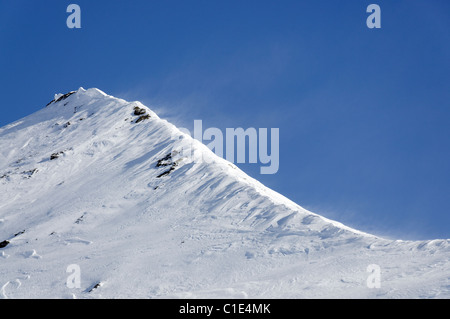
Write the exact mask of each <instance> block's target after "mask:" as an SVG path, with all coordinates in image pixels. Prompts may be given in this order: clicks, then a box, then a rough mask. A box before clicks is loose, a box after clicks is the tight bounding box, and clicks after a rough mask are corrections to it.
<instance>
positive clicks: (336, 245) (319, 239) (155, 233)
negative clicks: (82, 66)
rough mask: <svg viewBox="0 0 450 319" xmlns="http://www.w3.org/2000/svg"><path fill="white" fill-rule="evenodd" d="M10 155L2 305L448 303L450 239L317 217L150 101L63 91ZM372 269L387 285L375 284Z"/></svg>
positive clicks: (19, 130)
mask: <svg viewBox="0 0 450 319" xmlns="http://www.w3.org/2000/svg"><path fill="white" fill-rule="evenodd" d="M186 149H189V150H190V152H189V153H186ZM0 150H2V157H0V159H1V161H0V203H1V205H0V235H1V237H0V243H1V247H0V263H2V267H1V269H2V270H1V273H2V276H1V279H2V280H3V281H4V282H0V286H2V287H3V288H2V290H1V291H0V295H2V296H4V297H31V298H33V297H51V298H54V297H70V296H72V295H76V296H77V297H81V298H91V297H111V298H113V297H118V298H124V297H132V298H139V297H186V296H195V297H211V296H215V297H242V296H248V297H254V298H258V297H275V298H283V297H289V298H292V297H314V296H321V297H362V296H367V297H376V296H378V295H379V294H380V293H381V295H383V296H389V297H411V296H412V297H416V296H421V295H426V296H433V294H436V293H439V294H440V296H447V297H450V292H449V289H448V284H447V286H445V280H447V277H448V276H446V273H447V274H448V269H449V261H448V260H449V258H448V257H449V255H450V245H449V241H447V240H437V241H421V242H414V241H412V242H410V241H406V242H403V241H392V240H387V239H383V238H378V237H376V236H372V235H369V234H365V233H363V232H359V231H357V230H354V229H352V228H350V227H347V226H344V225H342V224H341V223H338V222H335V221H331V220H329V219H327V218H324V217H322V216H319V215H317V214H314V213H312V212H309V211H307V210H305V209H304V208H302V207H301V206H299V205H297V204H296V203H294V202H292V201H290V200H289V199H287V198H285V197H284V196H282V195H281V194H278V193H276V192H275V191H273V190H271V189H269V188H267V187H265V186H264V185H262V184H261V183H260V182H258V181H257V180H255V179H253V178H251V177H249V176H248V175H246V174H245V173H244V172H243V171H241V170H240V169H239V168H237V167H236V166H235V165H234V164H232V163H230V162H227V161H226V160H224V159H222V158H219V157H218V156H216V155H215V154H214V153H213V152H211V151H210V150H209V149H208V148H207V147H206V146H205V145H203V144H201V143H200V142H199V141H197V140H194V139H192V138H191V137H190V136H188V135H186V134H183V133H182V132H181V131H180V130H179V129H178V128H176V127H175V126H174V125H172V124H170V123H169V122H167V121H165V120H163V119H160V118H159V117H158V116H157V115H156V114H155V113H154V112H152V111H151V110H150V109H148V108H147V107H146V106H144V105H142V104H141V103H139V102H127V101H125V100H122V99H119V98H115V97H113V96H110V95H107V94H105V93H104V92H102V91H101V90H98V89H95V88H92V89H87V90H85V89H83V88H79V89H78V90H77V91H71V92H68V93H64V94H60V93H59V94H56V95H55V97H54V99H53V100H52V101H51V102H50V103H49V104H48V106H47V107H46V108H43V109H41V110H39V111H37V112H36V113H34V114H31V115H30V116H28V117H25V118H23V119H21V120H19V121H16V122H14V123H12V124H10V125H7V126H5V127H3V128H1V129H0ZM205 159H206V160H205ZM372 264H378V265H380V267H382V269H384V267H385V269H387V270H388V271H387V272H386V279H385V280H386V282H385V285H383V290H378V291H376V290H373V289H369V288H368V287H367V285H366V278H367V272H366V269H367V267H368V265H372ZM72 265H77V266H78V267H79V268H80V269H81V273H82V274H83V276H82V281H81V287H78V288H73V289H72V288H70V287H67V286H65V282H66V276H65V275H66V273H65V271H66V269H68V267H69V266H72ZM429 265H434V266H433V267H435V268H434V270H433V272H430V271H429ZM406 271H409V272H410V274H411V275H410V276H411V277H410V278H407V280H406V281H405V277H404V274H405V272H406ZM446 271H447V272H446ZM23 278H26V279H23ZM418 278H419V279H418ZM17 280H19V281H20V282H21V287H20V289H13V287H12V285H13V284H12V283H14V282H17ZM100 283H101V284H100ZM92 287H96V289H91V288H92Z"/></svg>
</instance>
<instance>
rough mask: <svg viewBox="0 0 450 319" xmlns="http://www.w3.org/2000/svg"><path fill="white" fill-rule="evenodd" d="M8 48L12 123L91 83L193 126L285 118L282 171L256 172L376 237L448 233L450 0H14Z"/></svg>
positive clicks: (2, 94)
mask: <svg viewBox="0 0 450 319" xmlns="http://www.w3.org/2000/svg"><path fill="white" fill-rule="evenodd" d="M71 3H76V4H78V5H80V7H81V26H82V28H81V29H68V28H67V26H66V19H67V17H68V15H69V14H68V13H66V8H67V6H68V5H69V4H71ZM370 3H376V4H378V5H380V7H381V24H382V25H381V26H382V27H381V29H376V30H375V29H368V28H367V26H366V18H367V16H368V15H369V14H368V13H366V8H367V6H368V5H369V4H370ZM0 43H1V47H0V71H1V73H0V74H1V75H0V98H1V101H2V102H1V118H0V125H1V126H3V125H5V124H7V123H10V122H12V121H14V120H17V119H19V118H21V117H23V116H26V115H28V114H30V113H32V112H34V111H37V110H38V109H40V108H42V107H44V106H45V105H46V104H47V103H48V102H49V101H50V100H51V99H52V98H53V94H54V93H59V92H61V93H65V92H68V91H70V90H75V89H77V88H79V87H80V86H82V87H84V88H90V87H98V88H99V89H101V90H103V91H105V92H106V93H108V94H111V95H115V96H117V97H122V98H125V99H128V100H140V101H142V102H143V103H144V104H146V105H148V106H150V107H154V110H155V111H157V112H159V114H160V115H161V117H166V118H168V119H169V120H172V121H173V122H175V124H177V125H179V126H185V127H192V125H193V121H194V119H202V120H203V124H204V126H205V127H219V128H221V129H225V128H226V127H243V128H248V127H256V128H259V127H268V128H270V127H278V128H280V169H279V171H278V173H277V174H275V175H260V174H259V165H249V164H246V165H240V167H241V168H242V169H244V170H245V171H246V172H247V173H249V174H250V175H251V176H253V177H255V178H257V179H259V180H260V181H262V182H263V183H264V184H266V185H267V186H269V187H271V188H273V189H275V190H276V191H278V192H280V193H282V194H284V195H285V196H287V197H288V198H290V199H292V200H294V201H295V202H297V203H299V204H300V205H302V206H303V207H305V208H307V209H310V210H312V211H314V212H316V213H319V214H322V215H324V216H326V217H329V218H333V219H336V220H338V221H341V222H343V223H344V224H347V225H349V226H352V227H356V228H358V229H361V230H364V231H368V232H372V233H375V234H379V235H385V236H391V237H393V238H403V239H432V238H450V196H449V195H450V151H449V149H450V148H449V144H450V2H449V1H448V0H408V1H406V0H403V1H401V0H398V1H384V0H383V1H381V0H373V1H364V0H343V1H335V0H327V1H325V0H307V1H300V0H296V1H286V0H283V1H262V0H258V1H250V0H245V1H234V0H227V1H222V0H215V1H206V0H204V1H200V0H183V1H175V0H173V1H149V0H146V1H140V0H139V1H138V0H133V1H124V0H122V1H117V0H109V1H99V0H96V1H86V0H83V1H81V0H80V1H79V0H73V1H61V0H58V1H21V0H14V1H6V0H0Z"/></svg>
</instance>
